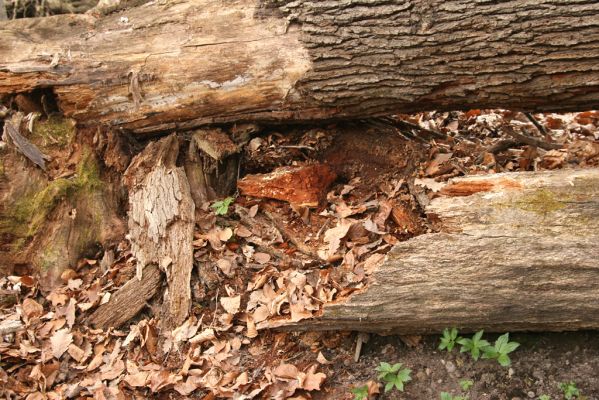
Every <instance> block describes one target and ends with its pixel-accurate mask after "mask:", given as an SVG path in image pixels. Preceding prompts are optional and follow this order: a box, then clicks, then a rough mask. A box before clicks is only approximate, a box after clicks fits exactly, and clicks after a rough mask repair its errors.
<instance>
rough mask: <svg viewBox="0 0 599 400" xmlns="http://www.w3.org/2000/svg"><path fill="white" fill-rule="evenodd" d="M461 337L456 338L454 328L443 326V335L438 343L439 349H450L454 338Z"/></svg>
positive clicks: (456, 334)
mask: <svg viewBox="0 0 599 400" xmlns="http://www.w3.org/2000/svg"><path fill="white" fill-rule="evenodd" d="M458 339H461V338H458V330H457V329H456V328H451V330H450V329H449V328H445V329H444V330H443V336H441V343H440V344H439V350H445V349H447V351H448V352H450V351H452V350H453V348H454V346H455V343H456V340H458Z"/></svg>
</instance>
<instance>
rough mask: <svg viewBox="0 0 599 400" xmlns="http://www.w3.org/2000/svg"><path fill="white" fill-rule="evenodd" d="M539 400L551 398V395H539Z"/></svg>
mask: <svg viewBox="0 0 599 400" xmlns="http://www.w3.org/2000/svg"><path fill="white" fill-rule="evenodd" d="M539 400H551V397H549V396H547V395H546V394H542V395H540V396H539Z"/></svg>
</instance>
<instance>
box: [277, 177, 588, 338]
mask: <svg viewBox="0 0 599 400" xmlns="http://www.w3.org/2000/svg"><path fill="white" fill-rule="evenodd" d="M426 212H427V213H428V215H429V217H431V218H433V219H434V220H436V221H437V222H436V225H437V227H438V229H439V230H440V232H438V233H430V234H425V235H421V236H418V237H416V238H413V239H410V240H408V241H406V242H403V243H400V244H398V245H396V246H395V247H394V248H393V249H392V250H391V252H390V253H389V254H388V255H387V257H386V259H385V261H384V262H383V263H382V265H380V266H379V267H377V268H376V270H375V271H374V272H373V274H372V275H371V276H370V281H369V284H368V285H367V286H366V288H365V289H363V290H362V291H361V292H359V293H356V294H353V295H352V296H351V297H350V298H348V299H345V300H339V301H337V302H336V303H332V304H326V305H325V306H324V310H323V313H322V315H321V316H319V317H317V318H315V319H312V320H303V321H300V322H299V323H295V324H288V323H286V322H279V323H275V324H272V325H271V327H275V326H279V327H285V328H287V329H302V330H303V329H323V330H329V329H348V330H359V331H372V332H380V333H381V332H382V333H389V332H397V333H404V334H414V333H432V332H440V331H441V330H442V329H443V328H446V327H452V326H455V327H458V328H460V329H463V330H472V331H474V330H478V329H485V330H488V331H521V330H527V331H535V330H543V331H562V330H577V329H597V328H599V304H598V303H597V301H596V300H597V297H598V296H599V264H598V262H597V260H598V259H599V248H598V247H597V240H599V228H597V227H598V226H599V170H597V169H590V170H577V171H574V170H563V171H557V172H542V173H513V174H497V175H490V176H473V177H468V178H462V179H456V180H454V181H453V182H452V183H450V184H448V185H447V186H446V187H445V188H444V189H443V190H442V195H441V196H440V197H438V198H436V199H434V200H433V201H432V202H431V204H430V205H429V206H428V208H427V210H426Z"/></svg>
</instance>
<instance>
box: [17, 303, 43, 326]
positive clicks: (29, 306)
mask: <svg viewBox="0 0 599 400" xmlns="http://www.w3.org/2000/svg"><path fill="white" fill-rule="evenodd" d="M21 307H22V308H23V313H24V314H25V317H26V318H27V321H30V320H31V319H33V318H39V317H41V316H42V314H43V313H44V307H42V305H41V304H39V303H38V302H37V301H35V300H33V299H30V298H26V299H25V300H23V304H22V306H21Z"/></svg>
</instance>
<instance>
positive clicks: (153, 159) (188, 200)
mask: <svg viewBox="0 0 599 400" xmlns="http://www.w3.org/2000/svg"><path fill="white" fill-rule="evenodd" d="M178 154H179V142H178V139H177V136H176V135H170V136H168V137H166V138H163V139H161V140H159V141H157V142H151V143H150V144H148V146H147V147H146V148H145V149H144V150H143V151H142V152H141V153H140V154H138V155H137V156H136V157H135V158H134V159H133V161H132V162H131V165H130V166H129V168H128V169H127V171H126V172H125V177H124V181H125V184H126V185H127V187H128V188H129V208H130V209H129V240H130V241H131V252H132V254H133V255H134V256H135V258H136V259H137V278H138V279H140V280H141V279H143V278H142V276H143V274H144V267H146V265H148V264H157V265H159V266H160V268H161V269H162V270H164V271H165V273H166V277H167V283H168V289H167V291H166V294H165V299H164V304H163V308H162V318H161V320H162V326H163V328H165V329H173V328H175V327H176V326H178V325H180V324H181V323H182V322H183V321H184V320H185V319H186V318H187V315H188V313H189V310H190V307H191V289H190V279H191V270H192V268H193V248H192V240H193V227H194V213H195V207H194V203H193V199H192V197H191V193H190V189H189V184H188V182H187V177H186V176H185V172H184V170H183V168H180V167H177V166H176V160H177V156H178Z"/></svg>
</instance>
